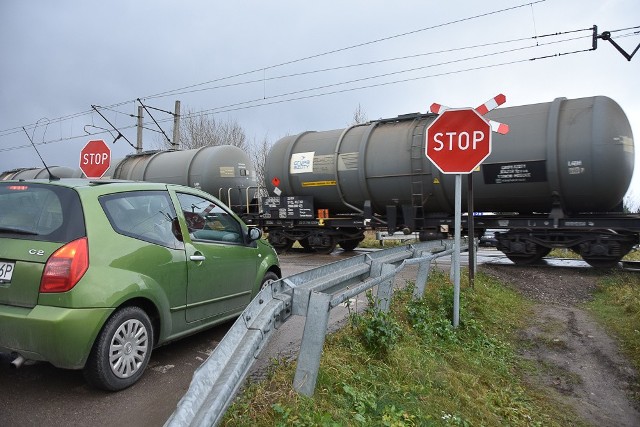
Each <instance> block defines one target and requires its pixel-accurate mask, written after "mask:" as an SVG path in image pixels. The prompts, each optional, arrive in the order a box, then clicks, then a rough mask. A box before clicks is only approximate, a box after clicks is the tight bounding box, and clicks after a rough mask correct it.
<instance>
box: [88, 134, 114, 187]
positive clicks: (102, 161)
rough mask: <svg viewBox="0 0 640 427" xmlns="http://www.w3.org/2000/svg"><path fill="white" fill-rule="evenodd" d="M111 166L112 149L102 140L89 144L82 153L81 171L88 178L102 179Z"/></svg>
mask: <svg viewBox="0 0 640 427" xmlns="http://www.w3.org/2000/svg"><path fill="white" fill-rule="evenodd" d="M110 164H111V149H110V148H109V146H108V145H107V144H106V143H105V142H104V141H103V140H101V139H97V140H93V141H89V142H87V145H85V146H84V148H83V149H82V150H81V151H80V170H82V172H83V173H84V174H85V175H86V177H87V178H102V175H104V174H105V172H106V171H107V169H109V165H110Z"/></svg>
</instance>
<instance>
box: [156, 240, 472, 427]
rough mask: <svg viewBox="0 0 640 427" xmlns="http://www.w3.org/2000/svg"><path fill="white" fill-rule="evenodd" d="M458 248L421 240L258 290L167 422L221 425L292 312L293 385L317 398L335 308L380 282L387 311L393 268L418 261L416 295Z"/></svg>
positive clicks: (381, 301) (379, 295) (379, 298)
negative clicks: (298, 334) (300, 319)
mask: <svg viewBox="0 0 640 427" xmlns="http://www.w3.org/2000/svg"><path fill="white" fill-rule="evenodd" d="M466 244H467V242H466V241H465V242H463V243H462V244H461V249H462V250H466V249H467V247H466ZM453 250H454V248H453V242H452V241H431V242H422V243H416V244H412V245H406V246H401V247H396V248H392V249H386V250H380V251H376V252H371V253H367V254H362V255H358V256H355V257H352V258H349V259H346V260H343V261H338V262H335V263H332V264H329V265H325V266H323V267H319V268H315V269H313V270H308V271H305V272H303V273H300V274H296V275H293V276H289V277H287V278H283V279H280V280H278V281H276V282H273V283H272V284H271V285H270V286H269V287H266V288H264V289H262V290H261V291H260V292H259V293H258V295H257V296H256V297H255V298H254V299H253V301H251V303H250V304H249V306H248V307H247V308H246V309H245V311H244V312H243V313H242V315H241V316H240V317H239V318H238V319H237V320H236V322H235V323H234V324H233V326H232V327H231V329H230V330H229V331H228V332H227V334H226V335H225V336H224V338H223V339H222V341H221V342H220V343H219V344H218V346H217V347H216V348H215V350H214V351H213V352H212V353H211V355H210V356H209V357H208V358H207V360H206V361H205V362H204V363H203V364H202V365H201V366H200V367H199V368H198V369H197V370H196V371H195V373H194V374H193V379H192V380H191V384H190V386H189V389H188V390H187V392H186V394H185V395H184V396H183V397H182V399H181V400H180V401H179V402H178V405H177V408H176V410H175V411H174V413H173V414H172V415H171V417H169V419H168V420H167V422H166V423H165V426H167V427H177V426H180V427H184V426H213V425H217V424H218V423H219V422H220V420H221V419H222V417H223V415H224V412H225V411H226V409H227V407H228V406H229V405H230V403H231V402H232V400H233V398H234V396H235V394H236V392H237V390H238V388H239V387H240V386H241V385H242V383H243V380H244V379H245V377H246V376H247V374H248V373H249V370H250V368H251V365H252V364H253V362H254V361H255V359H256V358H257V357H258V354H259V353H260V351H261V350H262V348H263V347H264V346H265V344H266V343H267V342H268V340H269V339H270V338H271V336H272V335H273V333H274V332H275V331H276V330H277V329H278V327H279V326H280V325H281V324H282V323H283V322H285V321H286V320H287V319H288V318H289V317H290V316H291V315H292V314H295V315H300V316H305V317H306V321H305V326H304V332H303V335H302V343H301V345H300V353H299V355H298V363H297V369H296V373H295V377H294V380H293V387H294V389H295V390H296V391H298V392H299V393H302V394H304V395H307V396H312V395H313V391H314V389H315V385H316V380H317V377H318V369H319V367H320V358H321V355H322V346H323V345H324V340H325V335H326V333H327V325H328V322H329V312H330V311H331V309H332V308H334V307H337V306H338V305H340V304H341V303H343V302H345V301H347V300H348V299H349V298H352V297H354V296H356V295H358V294H360V293H363V292H365V291H367V290H369V289H371V288H373V287H374V286H378V289H377V298H376V303H377V307H378V309H380V310H388V308H389V304H390V302H391V297H392V294H393V281H394V278H395V276H396V274H397V273H398V272H400V271H401V270H402V269H403V268H404V267H406V266H408V265H413V264H418V265H419V268H418V273H417V277H416V288H415V291H414V297H417V298H419V297H420V296H422V294H423V293H424V290H425V286H426V282H427V278H428V275H429V270H430V267H431V261H432V260H433V259H435V258H438V257H442V256H445V255H449V254H451V253H452V252H453Z"/></svg>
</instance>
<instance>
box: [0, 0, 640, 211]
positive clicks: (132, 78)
mask: <svg viewBox="0 0 640 427" xmlns="http://www.w3.org/2000/svg"><path fill="white" fill-rule="evenodd" d="M520 5H525V6H523V7H518V6H520ZM506 9H509V10H506ZM593 25H597V26H598V32H599V33H601V32H603V31H607V30H608V31H615V30H620V29H625V28H630V27H636V26H638V25H640V1H638V0H608V1H602V0H599V1H598V0H546V1H539V2H537V1H531V2H526V1H517V0H514V1H505V0H485V1H415V0H408V1H393V2H392V1H382V0H369V1H346V0H343V1H339V0H327V1H315V2H305V1H293V0H288V1H278V0H272V1H243V2H235V1H226V2H219V1H203V0H199V1H165V0H153V1H151V0H139V1H133V0H129V1H125V0H112V1H94V0H85V1H80V0H77V1H70V0H56V1H49V0H3V1H2V2H0V43H1V46H2V47H1V56H0V57H1V58H2V59H1V61H2V62H1V64H2V65H1V66H0V82H1V84H0V171H4V170H8V169H13V168H16V167H34V166H35V167H39V166H40V164H39V160H38V158H37V156H36V154H35V152H34V150H33V149H32V148H30V147H25V145H26V144H28V139H27V136H26V135H25V134H24V132H23V131H22V129H21V128H20V127H21V126H26V127H27V129H29V133H30V134H31V133H32V132H33V135H34V139H35V142H36V143H42V142H47V143H46V144H42V145H40V146H39V148H40V150H41V153H42V154H43V156H44V158H45V159H46V160H48V162H49V163H50V164H56V165H63V166H72V167H77V165H78V159H79V151H80V149H81V148H82V146H83V145H84V144H86V142H87V141H88V140H89V139H91V138H92V137H91V136H89V135H87V134H86V133H85V132H84V129H85V126H86V125H94V126H99V127H108V126H107V124H106V122H104V121H103V119H102V118H100V116H98V115H97V114H95V113H87V114H79V113H86V112H88V111H90V110H91V105H92V104H95V105H99V106H114V107H113V108H112V110H105V111H104V113H105V114H106V115H107V117H108V119H109V120H111V121H112V122H113V123H115V124H116V126H118V127H121V128H125V129H126V130H124V131H123V133H124V134H125V135H126V136H127V137H128V138H129V140H131V141H132V142H133V143H135V129H134V128H133V126H134V125H135V119H134V118H132V117H130V116H129V115H130V114H134V113H135V112H136V106H137V104H136V102H135V99H136V98H142V99H143V102H145V103H146V104H148V105H151V106H153V107H156V108H160V109H165V110H173V106H174V102H175V100H180V101H181V102H182V106H183V109H186V108H189V109H191V110H194V111H210V112H215V115H214V117H215V118H216V119H222V120H224V119H227V118H232V119H234V120H237V121H238V122H239V123H240V124H241V125H242V126H243V127H244V128H245V129H246V131H247V133H248V135H249V138H250V139H253V138H255V139H257V140H262V139H263V138H264V137H267V138H269V139H270V140H271V141H275V140H277V139H278V138H280V137H282V136H284V135H287V134H292V133H299V132H302V131H305V130H328V129H337V128H341V127H344V126H346V125H348V124H349V122H350V121H351V120H352V116H353V112H354V110H355V109H356V108H357V107H358V105H360V106H361V108H362V109H363V110H364V111H365V113H366V115H367V116H368V118H369V119H376V118H382V117H395V116H397V115H399V114H404V113H410V112H417V111H420V112H426V111H427V109H428V106H429V105H430V104H431V103H433V102H438V103H442V104H445V105H449V106H455V107H462V106H476V105H478V104H480V103H482V102H484V101H486V100H487V99H489V98H491V97H493V96H495V95H497V94H498V93H504V94H505V95H506V96H507V104H506V105H505V106H515V105H522V104H531V103H538V102H549V101H552V100H553V99H554V98H556V97H567V98H578V97H584V96H593V95H606V96H609V97H611V98H613V99H614V100H616V101H617V102H618V103H619V104H620V105H621V106H622V108H623V109H624V111H625V112H626V114H627V116H628V118H629V120H630V121H631V123H632V127H633V131H634V133H635V135H636V138H638V135H640V96H639V93H640V84H639V83H638V75H640V66H639V64H640V53H638V54H637V56H635V57H634V58H633V60H632V61H631V62H629V61H627V60H626V59H625V58H624V57H623V56H622V55H621V54H620V53H618V52H617V51H616V50H615V49H614V48H613V46H611V45H610V44H609V43H607V42H604V41H600V42H599V43H598V49H597V50H595V51H589V52H583V53H577V54H570V55H564V56H554V57H552V58H548V59H538V60H535V61H528V59H530V58H537V57H543V56H547V55H552V54H558V53H566V52H573V51H578V50H584V49H589V48H591V32H590V31H577V32H572V31H574V30H585V29H588V28H590V27H592V26H593ZM635 31H638V29H635ZM560 32H562V33H564V32H567V33H566V34H562V35H559V36H554V37H551V36H549V37H540V38H538V39H537V41H536V40H535V39H532V37H534V36H544V35H548V34H555V33H560ZM632 32H633V31H629V30H626V31H618V32H613V33H612V34H613V37H614V40H616V41H617V42H618V43H619V44H620V45H621V46H622V47H623V48H625V49H626V50H627V51H628V52H631V51H633V49H634V48H635V47H636V46H637V45H638V43H640V35H638V34H635V35H632V36H627V37H624V36H625V35H628V34H629V33H632ZM571 39H573V40H571ZM377 40H381V41H377ZM507 42H508V43H507ZM485 44H486V45H488V46H485V47H475V48H469V47H471V46H478V45H485ZM357 45H361V46H359V47H353V48H350V49H344V48H347V47H351V46H357ZM460 48H468V49H460ZM331 51H337V52H335V53H331V54H325V55H320V56H317V57H314V58H311V59H307V60H303V61H296V62H293V63H290V64H286V65H279V64H284V63H287V62H289V61H295V60H298V59H302V58H306V57H310V56H314V55H319V54H323V53H327V52H331ZM441 51H450V52H448V53H435V52H441ZM426 53H431V54H430V55H423V54H426ZM415 55H420V56H415ZM406 56H414V57H413V58H407V59H403V60H396V61H386V62H382V63H376V64H371V62H375V61H380V60H384V59H391V58H398V57H406ZM480 56H483V57H480ZM362 63H368V65H362V66H357V67H355V66H354V67H347V68H344V67H345V66H349V65H355V64H362ZM500 64H504V65H500ZM335 67H343V68H339V69H334V70H331V71H324V72H315V71H319V70H324V69H327V68H335ZM411 69H416V70H414V71H408V70H411ZM255 70H257V71H255ZM464 70H469V71H464ZM251 71H255V72H251ZM312 71H314V72H313V73H310V72H312ZM245 73H246V74H245ZM298 73H307V74H303V75H297V76H295V77H288V78H279V77H281V76H286V75H291V74H298ZM239 74H243V75H241V76H238V77H235V78H231V79H225V80H219V81H216V80H218V79H221V78H224V77H228V76H234V75H239ZM382 74H386V76H383V77H377V78H373V76H378V75H382ZM354 80H358V81H357V82H352V83H344V82H349V81H354ZM248 81H251V82H253V83H247V84H238V83H244V82H248ZM206 82H211V83H208V84H202V83H206ZM230 84H236V85H233V86H229V85H230ZM221 85H227V87H223V88H220V86H221ZM186 87H189V89H185V90H178V91H175V92H170V93H168V94H167V95H166V96H161V97H153V95H156V94H161V93H165V92H168V91H173V90H176V89H180V88H186ZM215 87H217V88H215ZM318 87H321V88H320V89H313V88H318ZM285 94H289V95H285ZM299 98H302V99H299ZM240 107H242V108H241V109H239V108H240ZM70 116H72V117H70ZM154 117H156V119H158V120H161V121H162V120H163V121H162V122H161V124H162V126H163V128H164V129H165V131H166V132H169V131H170V128H171V126H170V122H169V121H167V120H170V117H169V116H168V115H167V114H164V113H162V112H154ZM60 118H65V119H63V120H58V119H60ZM38 121H39V124H40V125H39V126H38V127H37V128H36V129H35V131H34V129H33V125H34V124H35V123H36V122H38ZM47 122H49V124H48V126H45V124H46V123H47ZM149 127H152V124H149ZM87 129H88V130H92V131H97V128H87ZM98 136H99V137H101V138H103V139H105V140H106V141H107V142H108V143H109V144H111V141H112V138H111V137H110V136H109V135H108V134H102V135H98ZM94 139H95V138H94ZM157 140H158V136H157V134H156V133H154V132H152V131H145V134H144V141H145V148H148V149H152V148H155V146H156V141H157ZM111 146H112V150H113V156H114V157H123V156H124V155H126V154H129V153H131V152H133V149H132V148H131V147H130V146H129V145H128V144H127V143H126V141H124V140H119V141H117V142H116V143H115V144H113V145H111ZM639 152H640V150H638V148H636V165H637V166H636V171H635V176H634V181H633V183H632V190H633V191H634V192H635V196H634V200H640V171H639V169H640V159H639V154H640V153H639ZM612 173H615V172H614V171H612ZM638 203H640V201H639V202H638Z"/></svg>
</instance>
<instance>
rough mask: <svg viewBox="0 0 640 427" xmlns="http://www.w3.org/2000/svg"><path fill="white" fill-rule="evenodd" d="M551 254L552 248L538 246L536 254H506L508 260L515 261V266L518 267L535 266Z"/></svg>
mask: <svg viewBox="0 0 640 427" xmlns="http://www.w3.org/2000/svg"><path fill="white" fill-rule="evenodd" d="M549 252H551V248H546V247H544V246H537V247H536V252H535V253H534V254H505V255H507V258H509V259H510V260H511V261H513V263H514V264H518V265H530V264H534V263H536V262H538V261H540V260H541V259H542V257H545V256H547V255H549Z"/></svg>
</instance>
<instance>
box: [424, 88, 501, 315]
mask: <svg viewBox="0 0 640 427" xmlns="http://www.w3.org/2000/svg"><path fill="white" fill-rule="evenodd" d="M504 102H506V97H505V96H504V95H502V94H500V95H498V96H496V97H494V98H492V99H490V100H489V101H487V102H485V103H484V104H482V105H481V106H479V107H477V108H476V109H472V108H461V109H455V110H454V109H450V108H448V107H444V106H442V105H440V104H435V103H434V104H432V105H431V111H432V112H433V113H438V114H440V116H438V117H437V118H436V119H435V120H434V121H433V122H432V123H431V124H430V125H429V127H428V128H427V132H426V144H425V145H426V149H425V152H426V156H427V158H428V159H429V160H431V161H432V162H433V163H434V164H435V165H436V167H437V168H438V169H439V170H440V171H441V172H442V173H444V174H455V175H456V177H455V218H454V221H455V232H454V248H455V250H454V253H453V262H452V265H451V267H452V270H453V281H454V283H453V285H454V286H453V327H454V328H457V327H458V325H459V322H460V245H461V226H462V175H463V174H471V172H473V170H474V169H476V168H477V167H478V166H479V165H480V164H481V163H482V161H484V159H486V158H487V157H488V156H489V154H491V133H492V131H496V132H499V133H502V134H505V133H507V132H508V131H509V127H508V126H507V125H504V124H502V123H498V122H493V121H488V120H486V119H484V118H483V117H482V115H484V114H486V113H487V112H489V111H491V110H493V109H494V108H496V107H498V106H499V105H502V104H503V103H504ZM469 184H470V185H469V191H470V194H469V200H471V201H472V200H473V195H472V194H471V191H473V190H472V189H473V187H472V185H471V175H469ZM470 205H472V203H471V204H470ZM472 209H473V208H472V207H471V208H470V209H469V212H468V215H469V216H470V217H471V218H469V221H470V227H469V228H470V230H471V233H473V210H472ZM470 237H472V238H473V234H471V235H470ZM474 244H475V242H474V240H472V243H471V246H474ZM471 246H470V248H471ZM469 258H470V259H469V264H470V266H471V265H472V264H473V265H474V267H475V255H474V251H473V250H471V249H470V256H469ZM472 270H473V267H471V269H470V271H472ZM471 283H473V279H471Z"/></svg>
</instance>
